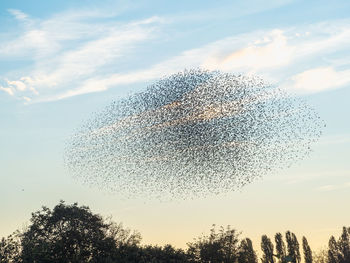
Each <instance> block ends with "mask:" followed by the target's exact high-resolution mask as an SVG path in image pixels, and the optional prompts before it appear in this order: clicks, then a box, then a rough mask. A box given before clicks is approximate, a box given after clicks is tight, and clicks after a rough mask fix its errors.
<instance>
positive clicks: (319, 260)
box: [312, 249, 328, 263]
mask: <svg viewBox="0 0 350 263" xmlns="http://www.w3.org/2000/svg"><path fill="white" fill-rule="evenodd" d="M312 259H313V262H314V263H328V253H327V250H326V249H320V250H319V251H317V252H314V253H313V255H312Z"/></svg>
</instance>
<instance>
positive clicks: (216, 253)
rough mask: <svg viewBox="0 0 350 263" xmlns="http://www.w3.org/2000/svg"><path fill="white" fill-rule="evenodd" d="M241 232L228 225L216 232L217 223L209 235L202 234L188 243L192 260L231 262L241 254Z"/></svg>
mask: <svg viewBox="0 0 350 263" xmlns="http://www.w3.org/2000/svg"><path fill="white" fill-rule="evenodd" d="M238 236H239V233H237V231H236V230H235V229H231V228H230V226H227V228H226V229H224V228H223V227H221V228H220V229H219V231H218V232H216V229H215V225H213V228H212V229H211V230H210V235H209V236H205V235H204V236H202V237H199V238H198V239H196V240H195V241H194V242H193V243H188V244H187V245H188V251H187V253H188V255H189V257H190V258H191V261H192V262H203V263H231V262H235V261H236V260H237V259H238V256H239V249H240V247H239V239H238Z"/></svg>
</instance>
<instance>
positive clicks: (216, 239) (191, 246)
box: [0, 201, 350, 263]
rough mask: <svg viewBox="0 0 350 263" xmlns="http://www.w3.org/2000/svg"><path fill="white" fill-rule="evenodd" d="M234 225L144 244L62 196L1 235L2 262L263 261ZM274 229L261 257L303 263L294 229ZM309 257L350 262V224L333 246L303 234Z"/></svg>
mask: <svg viewBox="0 0 350 263" xmlns="http://www.w3.org/2000/svg"><path fill="white" fill-rule="evenodd" d="M239 235H240V233H238V232H237V231H236V230H235V229H231V228H230V226H228V227H227V228H223V227H220V228H219V230H216V228H215V225H213V227H212V229H211V230H210V234H209V235H202V236H201V237H199V238H197V239H195V240H194V241H193V242H192V243H188V244H187V245H188V249H187V251H184V250H182V249H176V248H174V247H173V246H171V245H165V246H163V247H161V246H151V245H146V246H142V245H141V244H140V242H141V235H140V233H139V232H137V231H131V230H129V229H126V228H124V227H123V225H122V224H121V223H119V224H117V223H115V222H113V221H112V220H111V219H110V218H109V219H103V218H102V217H101V216H100V215H98V214H93V213H92V212H91V211H90V209H89V207H87V206H78V204H77V203H74V204H72V205H66V204H65V203H64V202H63V201H61V202H60V203H59V204H58V205H56V206H55V207H54V208H53V209H52V210H51V209H49V208H47V207H43V208H42V209H41V210H40V211H37V212H34V213H32V217H31V219H30V224H29V226H28V227H27V228H26V229H25V230H24V231H22V232H20V231H16V232H14V233H13V234H12V235H10V236H8V237H7V238H2V239H1V240H0V263H81V262H84V263H258V259H257V255H256V252H255V251H254V248H253V243H252V241H251V240H250V239H249V238H245V239H242V240H240V239H239V238H238V237H239ZM285 238H286V239H285V240H286V243H287V245H285V243H284V241H283V236H282V234H281V233H277V234H276V235H275V244H276V254H274V245H273V243H272V242H271V240H270V238H268V237H267V236H266V235H263V236H262V238H261V250H262V258H261V262H262V263H275V258H277V259H278V263H288V262H292V263H300V262H301V259H300V252H299V243H298V240H297V238H296V236H295V234H294V233H291V232H290V231H287V232H286V236H285ZM302 246H303V255H304V262H305V263H350V228H349V227H348V228H346V227H343V231H342V234H341V236H340V237H339V239H338V240H336V239H335V237H334V236H332V237H331V238H330V240H329V243H328V250H321V251H319V252H318V253H314V254H313V253H312V251H311V248H310V246H309V244H308V242H307V239H306V238H305V237H303V239H302Z"/></svg>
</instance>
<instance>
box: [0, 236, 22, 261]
mask: <svg viewBox="0 0 350 263" xmlns="http://www.w3.org/2000/svg"><path fill="white" fill-rule="evenodd" d="M20 238H21V236H20V233H19V231H16V232H14V233H13V234H12V235H10V236H8V237H7V238H2V239H1V240H0V263H12V262H20V255H21V243H20Z"/></svg>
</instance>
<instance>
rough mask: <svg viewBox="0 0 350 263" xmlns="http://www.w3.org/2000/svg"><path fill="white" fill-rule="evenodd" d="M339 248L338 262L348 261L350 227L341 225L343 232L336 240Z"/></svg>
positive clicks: (349, 255) (346, 262)
mask: <svg viewBox="0 0 350 263" xmlns="http://www.w3.org/2000/svg"><path fill="white" fill-rule="evenodd" d="M338 248H339V250H340V254H341V255H340V263H349V262H350V228H346V227H345V226H344V227H343V232H342V234H341V236H340V238H339V241H338Z"/></svg>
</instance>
